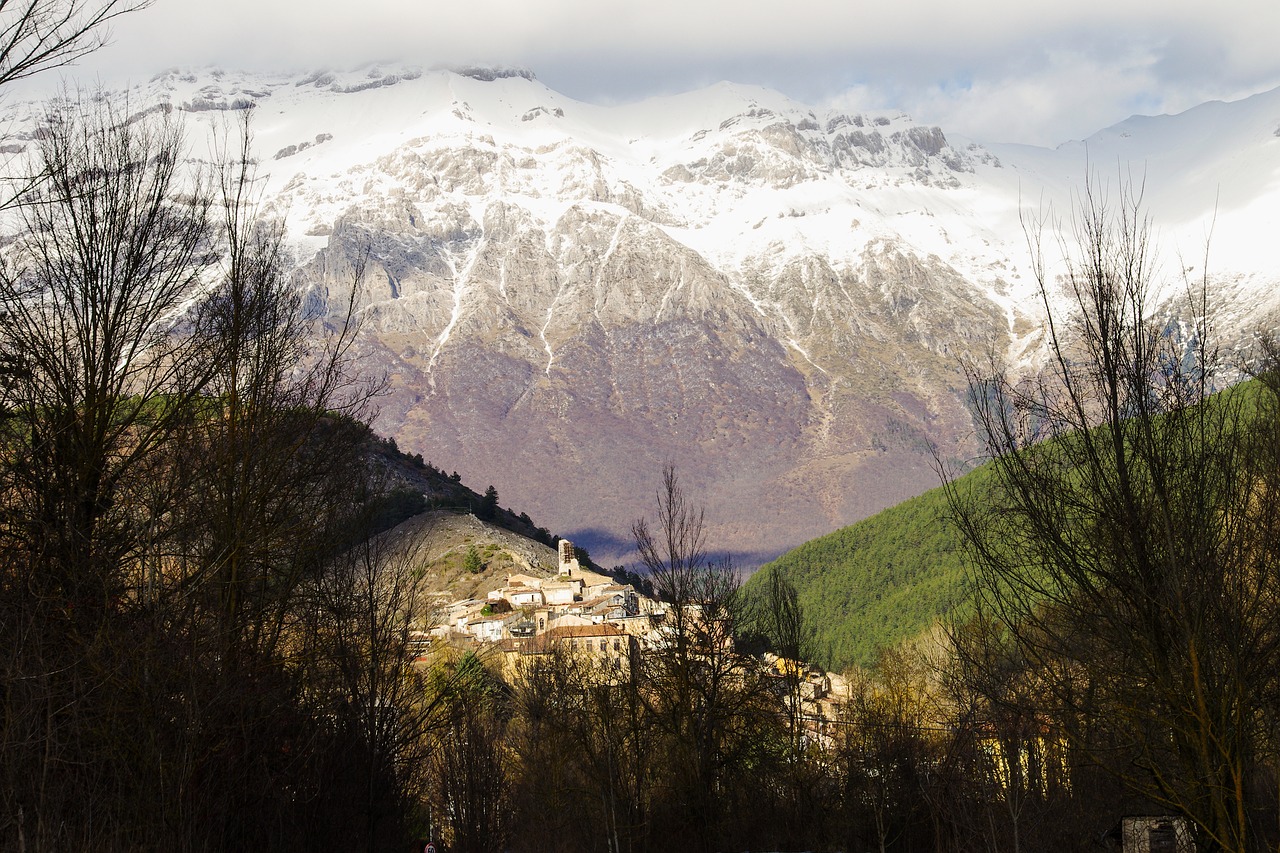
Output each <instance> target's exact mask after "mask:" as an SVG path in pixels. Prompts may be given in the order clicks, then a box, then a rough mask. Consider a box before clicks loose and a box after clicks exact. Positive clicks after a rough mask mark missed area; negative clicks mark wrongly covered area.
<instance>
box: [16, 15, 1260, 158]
mask: <svg viewBox="0 0 1280 853" xmlns="http://www.w3.org/2000/svg"><path fill="white" fill-rule="evenodd" d="M1278 41H1280V2H1276V0H1217V2H1209V0H1159V2H1157V0H1071V2H1063V0H1054V2H1045V0H969V2H961V0H875V2H866V0H801V2H798V3H785V4H784V3H772V4H770V3H765V2H760V1H759V0H734V2H730V0H647V2H632V0H450V2H436V0H155V4H154V5H153V6H152V7H151V8H149V9H144V10H142V11H139V12H135V13H131V14H129V15H127V16H125V17H124V18H121V19H120V20H119V21H118V22H117V23H116V24H115V25H114V27H113V44H112V45H111V46H109V47H107V48H106V49H104V50H102V51H99V52H98V53H96V54H94V55H92V56H91V57H89V58H87V59H85V60H83V61H82V62H81V63H80V65H79V67H77V68H76V69H73V70H72V71H71V72H69V74H70V76H72V77H74V78H76V79H79V80H82V81H84V80H92V79H94V78H95V77H96V78H98V79H101V80H103V81H104V82H107V83H110V84H117V83H119V82H121V81H123V80H126V79H128V80H132V81H133V82H139V81H142V80H145V79H146V78H148V77H150V76H151V75H152V74H154V73H155V72H157V71H160V70H162V69H164V68H167V67H169V66H173V65H186V66H203V65H209V64H216V65H221V66H223V67H227V68H246V69H263V70H268V69H270V70H281V69H288V68H314V67H319V66H331V67H344V66H352V65H356V64H359V63H361V62H365V61H370V60H391V59H402V60H404V61H407V62H413V63H417V64H421V65H423V66H427V67H429V66H432V65H435V64H438V63H459V62H489V63H497V64H506V65H522V66H525V67H528V68H530V69H532V70H533V71H534V72H535V73H536V74H537V75H538V77H539V79H541V80H542V81H543V82H544V83H546V84H547V85H549V86H551V87H552V88H554V89H557V90H559V91H561V92H563V93H564V94H567V95H570V96H572V97H575V98H578V99H581V100H587V101H592V102H598V103H609V102H621V101H630V100H634V99H637V98H641V97H644V96H646V95H652V94H663V93H672V92H679V91H686V90H689V89H694V88H698V87H700V86H703V85H707V84H710V83H714V82H717V81H719V80H733V81H735V82H742V83H755V84H761V85H766V86H770V87H772V88H776V89H779V90H781V91H783V92H785V93H787V94H788V95H791V96H792V97H794V98H797V99H799V100H802V101H805V102H807V103H810V104H813V105H815V106H827V105H837V106H840V107H843V108H847V109H850V110H874V109H898V110H902V111H904V112H907V113H909V114H911V115H912V116H914V117H915V118H916V119H917V120H919V121H923V122H929V123H934V124H939V125H941V126H942V128H943V129H944V130H945V131H947V132H950V133H955V134H961V135H966V136H970V137H973V138H976V139H979V140H982V141H986V142H1028V143H1034V144H1040V145H1056V144H1058V143H1060V142H1064V141H1067V140H1069V139H1078V138H1083V137H1084V136H1087V135H1089V134H1091V133H1093V132H1094V131H1097V130H1099V129H1101V128H1103V127H1105V126H1107V125H1110V124H1113V123H1115V122H1117V121H1120V120H1122V119H1124V118H1126V117H1127V116H1129V115H1132V114H1134V113H1163V112H1178V111H1181V110H1183V109H1186V108H1188V107H1191V106H1194V105H1195V104H1197V103H1200V102H1202V101H1205V100H1211V99H1226V100H1231V99H1235V98H1239V97H1243V96H1246V95H1249V94H1252V93H1255V92H1259V91H1263V90H1266V89H1269V88H1273V87H1275V86H1277V85H1280V50H1277V49H1276V44H1277V42H1278ZM56 81H57V78H56V77H54V76H46V77H45V78H42V79H41V81H40V84H41V85H47V86H48V87H50V88H52V87H53V85H54V84H55V83H56ZM1278 118H1280V117H1278Z"/></svg>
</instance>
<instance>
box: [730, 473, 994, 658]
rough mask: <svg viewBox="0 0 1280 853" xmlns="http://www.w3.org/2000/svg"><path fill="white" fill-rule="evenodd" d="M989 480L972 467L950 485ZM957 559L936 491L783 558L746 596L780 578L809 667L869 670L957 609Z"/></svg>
mask: <svg viewBox="0 0 1280 853" xmlns="http://www.w3.org/2000/svg"><path fill="white" fill-rule="evenodd" d="M988 476H989V475H988V473H987V469H986V468H985V467H984V468H979V469H977V470H975V471H972V472H970V473H969V474H967V475H965V476H964V477H963V478H961V479H960V480H959V481H958V483H957V485H958V487H960V488H966V489H967V488H974V487H981V486H982V484H983V483H985V481H986V480H987V478H988ZM964 559H965V558H964V553H963V550H962V548H961V544H960V537H959V533H958V531H957V530H956V528H955V526H954V525H953V524H951V523H950V522H949V521H948V512H947V499H946V494H945V493H944V491H943V489H942V488H941V487H939V488H936V489H933V490H931V491H928V492H925V493H924V494H923V495H920V496H918V497H915V498H912V499H911V500H908V501H906V502H905V503H901V504H899V505H897V506H895V507H891V508H889V509H886V510H884V511H883V512H881V513H879V514H878V515H874V516H872V517H871V518H867V519H864V520H862V521H860V522H858V523H857V524H853V525H850V526H849V527H845V528H843V529H841V530H837V531H836V532H834V533H831V534H829V535H827V536H823V537H821V538H818V539H814V540H812V541H810V542H806V543H805V544H804V545H801V546H800V547H798V548H796V549H794V550H792V551H788V552H787V553H786V554H783V555H782V556H781V557H779V558H778V559H777V560H774V561H773V562H772V563H768V564H766V565H765V566H763V567H762V568H761V569H760V571H758V572H757V573H756V574H755V575H753V576H752V577H751V579H750V580H749V581H748V582H747V591H748V593H749V594H753V593H755V592H756V591H758V590H762V589H763V588H764V581H765V580H766V579H767V578H768V574H769V573H770V572H782V573H783V574H784V576H785V577H786V579H787V580H789V581H790V582H791V583H792V584H793V585H794V586H795V587H796V591H797V593H798V594H799V597H800V603H801V605H802V606H803V607H804V612H805V616H806V618H807V619H808V620H809V621H810V622H811V623H812V624H813V626H814V629H815V633H816V640H817V643H816V646H817V648H816V655H815V662H816V663H819V664H820V665H822V666H824V667H826V668H828V669H832V670H843V669H844V668H846V667H848V666H849V665H850V664H869V663H871V662H872V661H873V659H874V657H875V654H876V650H877V649H878V648H880V647H882V646H886V645H893V644H895V643H898V642H900V641H901V640H904V639H907V638H909V637H912V636H914V635H916V634H918V633H920V632H921V631H923V630H925V629H926V628H928V627H929V626H930V625H931V624H932V623H933V622H934V620H936V619H937V618H938V617H939V616H944V615H946V614H948V613H950V612H952V611H953V610H954V609H955V608H956V607H958V606H961V605H962V603H963V599H964V593H963V587H964V582H965V572H964Z"/></svg>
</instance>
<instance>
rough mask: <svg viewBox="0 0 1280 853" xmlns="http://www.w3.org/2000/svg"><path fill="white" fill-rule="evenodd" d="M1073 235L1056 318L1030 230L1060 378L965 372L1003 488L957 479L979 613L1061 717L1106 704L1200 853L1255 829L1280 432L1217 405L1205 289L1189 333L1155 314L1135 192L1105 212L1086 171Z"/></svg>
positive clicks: (1275, 629)
mask: <svg viewBox="0 0 1280 853" xmlns="http://www.w3.org/2000/svg"><path fill="white" fill-rule="evenodd" d="M1076 231H1077V236H1078V238H1079V247H1078V253H1077V255H1076V256H1075V258H1074V259H1073V260H1072V262H1071V264H1070V266H1069V269H1068V273H1067V277H1066V288H1067V294H1068V296H1069V297H1070V298H1071V300H1072V302H1073V310H1072V312H1071V315H1070V316H1069V317H1068V318H1065V319H1064V318H1062V317H1058V316H1056V315H1055V311H1054V301H1053V298H1052V294H1053V282H1051V281H1049V280H1048V274H1047V272H1046V266H1045V264H1044V262H1043V259H1042V257H1041V256H1040V254H1039V245H1038V239H1036V238H1037V237H1038V233H1039V231H1038V229H1032V238H1033V239H1032V245H1033V249H1034V250H1035V251H1036V266H1035V268H1036V270H1037V273H1038V275H1039V278H1040V286H1041V292H1042V294H1043V296H1044V302H1045V306H1046V309H1047V310H1048V312H1049V315H1050V321H1051V322H1050V326H1049V333H1050V338H1049V344H1050V353H1051V359H1050V363H1049V370H1048V373H1047V375H1046V376H1045V377H1044V378H1043V379H1041V380H1040V381H1037V382H1030V381H1026V382H1015V381H1014V380H1012V379H1011V378H1009V377H1008V376H1007V375H1006V374H1005V373H1004V372H1002V371H1001V370H999V369H996V370H994V371H985V370H978V369H974V370H972V371H971V375H970V378H971V388H972V393H973V398H974V403H975V407H976V412H977V417H978V420H979V424H980V427H981V430H982V433H983V435H984V438H985V439H986V442H987V448H988V452H989V453H990V455H991V457H992V459H993V468H994V477H993V480H994V482H993V484H992V486H991V487H990V488H988V489H982V490H980V491H977V492H974V493H972V494H968V493H961V491H960V490H959V488H958V487H954V488H953V489H952V491H951V494H950V498H951V503H952V507H953V510H954V511H955V514H956V516H957V518H958V520H959V523H960V527H961V529H962V531H963V534H964V536H965V538H966V540H967V543H968V545H969V547H970V548H971V551H972V553H973V555H974V557H975V558H976V563H977V566H978V568H977V575H976V578H975V581H976V584H975V588H976V590H977V591H978V593H979V596H980V601H981V606H982V607H983V609H984V610H985V611H986V612H988V613H990V614H992V615H993V616H995V617H996V618H998V619H999V621H1000V622H1001V623H1002V625H1003V626H1004V627H1005V628H1006V629H1007V630H1008V631H1010V632H1011V634H1012V636H1013V637H1014V638H1015V640H1016V642H1017V643H1018V644H1019V646H1020V647H1021V649H1022V650H1023V653H1024V654H1026V655H1027V657H1028V659H1029V660H1030V661H1032V662H1033V663H1034V665H1035V666H1036V667H1037V668H1039V669H1040V670H1041V671H1042V672H1043V673H1044V674H1045V685H1046V688H1047V689H1048V690H1050V691H1051V695H1052V700H1053V703H1054V704H1055V706H1056V707H1057V708H1060V709H1063V712H1064V722H1068V723H1072V721H1083V720H1090V719H1096V716H1094V717H1091V716H1090V714H1093V715H1096V714H1097V712H1098V710H1099V709H1100V708H1101V709H1102V711H1103V713H1104V714H1106V715H1108V717H1109V719H1111V720H1113V721H1115V722H1116V723H1117V724H1119V727H1120V730H1123V731H1125V732H1127V733H1128V735H1129V737H1130V742H1129V744H1128V748H1129V749H1130V750H1131V752H1132V754H1133V760H1134V763H1133V765H1132V766H1131V767H1130V768H1128V769H1122V770H1121V771H1120V772H1122V774H1123V775H1124V778H1125V779H1126V780H1127V781H1128V782H1129V783H1130V784H1131V785H1133V786H1134V787H1135V788H1136V789H1137V790H1139V791H1141V792H1142V793H1143V794H1144V795H1145V796H1147V797H1149V798H1150V799H1151V800H1153V801H1155V802H1157V803H1161V804H1163V805H1164V806H1165V807H1167V808H1170V809H1173V810H1176V811H1178V812H1181V813H1183V814H1185V815H1186V816H1187V817H1189V818H1190V819H1191V820H1192V821H1193V822H1194V823H1195V824H1196V826H1197V827H1198V828H1199V832H1200V836H1201V839H1202V842H1203V844H1204V845H1205V846H1206V847H1207V848H1208V849H1216V850H1230V851H1240V853H1243V851H1246V850H1250V849H1254V845H1255V839H1256V838H1257V835H1256V832H1255V830H1254V828H1253V826H1252V816H1251V815H1252V810H1253V808H1254V807H1255V806H1256V805H1257V803H1256V802H1251V801H1250V793H1249V787H1250V779H1251V778H1252V777H1253V776H1254V774H1255V772H1256V770H1257V769H1258V768H1259V762H1260V761H1264V762H1266V763H1268V764H1272V763H1273V762H1274V760H1275V755H1274V753H1273V752H1272V753H1268V754H1267V755H1265V757H1264V755H1263V753H1262V752H1260V750H1262V749H1263V748H1264V746H1265V744H1266V743H1267V739H1266V737H1265V733H1266V732H1268V731H1269V730H1271V729H1272V728H1273V725H1274V715H1272V714H1271V713H1270V712H1269V711H1268V710H1267V707H1268V706H1267V702H1266V697H1268V696H1271V695H1274V694H1273V693H1272V692H1271V691H1272V690H1273V685H1274V683H1275V676H1276V673H1277V671H1278V670H1277V666H1278V664H1280V608H1277V607H1276V603H1277V601H1280V572H1277V569H1278V568H1280V537H1278V536H1277V532H1280V527H1278V526H1277V522H1278V521H1280V516H1278V515H1277V513H1278V512H1280V506H1278V504H1277V501H1276V500H1275V499H1274V495H1276V494H1277V493H1276V491H1275V481H1276V477H1277V474H1276V471H1277V464H1276V456H1275V452H1274V448H1275V447H1276V442H1275V439H1274V433H1275V430H1276V429H1277V424H1276V423H1275V422H1274V421H1273V420H1268V419H1265V418H1261V419H1260V418H1257V417H1255V416H1254V415H1253V412H1254V411H1255V408H1254V404H1253V403H1252V402H1251V401H1250V400H1249V398H1248V395H1247V394H1246V393H1243V392H1241V391H1239V390H1237V391H1234V392H1231V393H1226V394H1219V395H1216V396H1214V397H1213V399H1212V400H1210V399H1209V397H1210V395H1211V393H1212V392H1213V391H1214V390H1215V388H1216V385H1215V381H1216V380H1215V377H1216V372H1215V369H1216V367H1217V364H1216V354H1215V351H1214V349H1213V346H1212V326H1211V321H1210V317H1209V312H1208V308H1207V303H1208V284H1207V282H1205V281H1201V282H1197V283H1194V284H1188V286H1187V292H1188V302H1187V305H1186V312H1187V313H1186V315H1185V317H1184V319H1182V320H1181V321H1180V322H1181V325H1180V326H1179V325H1178V324H1176V323H1174V322H1172V321H1171V320H1170V319H1167V318H1165V319H1162V318H1160V317H1158V316H1156V314H1155V311H1154V306H1153V304H1152V297H1151V287H1152V269H1151V266H1152V257H1151V252H1150V249H1149V246H1148V234H1149V226H1148V224H1147V220H1146V219H1145V217H1144V216H1143V214H1142V210H1141V198H1140V193H1139V188H1137V187H1135V186H1133V185H1132V184H1126V185H1124V187H1123V188H1122V190H1121V196H1120V199H1119V201H1118V202H1117V203H1116V204H1115V205H1114V206H1112V205H1111V203H1110V202H1109V200H1108V199H1107V198H1106V196H1105V194H1104V193H1103V192H1102V191H1101V190H1099V189H1098V188H1097V186H1096V184H1094V183H1092V182H1091V183H1090V184H1089V190H1088V192H1087V193H1086V196H1085V199H1084V201H1083V205H1082V209H1081V210H1080V211H1079V212H1078V215H1077V220H1076ZM1179 330H1182V334H1177V332H1178V331H1179ZM1085 696H1089V697H1092V699H1091V701H1099V702H1101V704H1100V705H1098V704H1095V705H1093V707H1091V708H1087V709H1086V708H1082V707H1080V703H1081V700H1082V697H1085ZM1072 724H1073V725H1076V730H1075V731H1074V732H1073V735H1074V739H1075V742H1076V743H1077V744H1088V743H1089V738H1088V736H1087V734H1088V733H1087V732H1086V731H1084V730H1082V729H1080V727H1079V725H1077V724H1076V723H1072Z"/></svg>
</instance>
